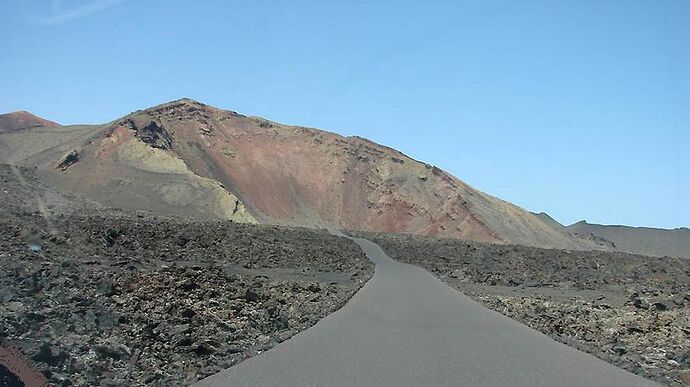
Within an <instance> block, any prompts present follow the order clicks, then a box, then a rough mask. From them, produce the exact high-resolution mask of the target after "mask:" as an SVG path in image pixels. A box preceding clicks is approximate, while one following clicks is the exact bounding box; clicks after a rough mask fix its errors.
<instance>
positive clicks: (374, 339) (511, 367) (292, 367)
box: [197, 238, 659, 387]
mask: <svg viewBox="0 0 690 387" xmlns="http://www.w3.org/2000/svg"><path fill="white" fill-rule="evenodd" d="M354 240H355V242H357V244H359V245H360V246H361V247H362V249H363V250H364V252H365V253H366V254H367V256H368V257H369V259H371V260H372V261H373V262H374V263H375V264H376V271H375V274H374V276H373V277H372V279H371V280H369V282H367V283H366V284H365V285H364V287H363V288H362V289H361V290H360V291H359V292H358V293H357V294H356V295H355V296H354V297H353V298H352V299H351V300H350V302H348V303H347V304H346V305H345V306H344V307H343V308H342V309H340V310H338V311H337V312H335V313H333V314H331V315H329V316H328V317H326V318H325V319H323V320H321V321H320V322H318V323H317V324H316V325H314V326H313V327H311V328H309V329H308V330H305V331H303V332H301V333H299V334H298V335H296V336H294V337H293V338H291V339H290V340H287V341H285V342H283V343H281V344H279V345H277V346H276V347H274V348H273V349H271V350H269V351H267V352H265V353H263V354H261V355H258V356H255V357H253V358H250V359H247V360H246V361H244V362H242V363H239V364H237V365H235V366H233V367H231V368H228V369H226V370H224V371H221V372H219V373H217V374H215V375H212V376H210V377H208V378H206V379H204V380H202V381H201V382H199V383H198V384H197V386H199V387H212V386H299V387H303V386H415V387H416V386H472V387H482V386H487V387H497V386H525V387H534V386H549V387H551V386H584V387H593V386H626V387H631V386H659V385H658V384H655V383H652V382H651V381H648V380H646V379H643V378H641V377H639V376H636V375H633V374H631V373H629V372H627V371H624V370H622V369H620V368H617V367H614V366H612V365H610V364H608V363H606V362H604V361H602V360H599V359H597V358H595V357H593V356H591V355H588V354H586V353H584V352H580V351H577V350H575V349H572V348H570V347H567V346H565V345H563V344H560V343H558V342H556V341H553V340H551V339H550V338H548V337H547V336H545V335H543V334H541V333H539V332H537V331H535V330H533V329H531V328H528V327H527V326H525V325H523V324H520V323H518V322H516V321H514V320H511V319H509V318H507V317H505V316H503V315H501V314H499V313H496V312H493V311H490V310H488V309H486V308H484V307H482V306H481V305H479V304H478V303H476V302H475V301H473V300H471V299H470V298H468V297H466V296H465V295H463V294H461V293H459V292H457V291H455V290H454V289H452V288H450V287H448V286H447V285H445V284H444V283H443V282H441V281H440V280H439V279H437V278H435V277H434V276H432V275H431V274H429V273H427V272H426V271H424V270H422V269H421V268H418V267H416V266H412V265H408V264H403V263H399V262H397V261H395V260H393V259H391V258H390V257H388V256H387V255H386V254H385V253H384V252H383V251H382V250H381V249H380V248H379V246H378V245H376V244H374V243H372V242H370V241H368V240H364V239H358V238H355V239H354Z"/></svg>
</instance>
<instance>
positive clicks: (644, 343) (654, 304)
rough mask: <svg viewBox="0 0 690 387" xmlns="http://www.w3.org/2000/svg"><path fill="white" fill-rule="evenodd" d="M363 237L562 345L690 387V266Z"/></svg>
mask: <svg viewBox="0 0 690 387" xmlns="http://www.w3.org/2000/svg"><path fill="white" fill-rule="evenodd" d="M363 236H365V237H367V238H369V239H371V240H373V241H375V242H376V243H378V244H379V245H381V247H382V248H383V249H384V250H385V251H386V252H387V253H388V254H389V255H390V256H391V257H393V258H395V259H398V260H400V261H402V262H406V263H411V264H414V265H418V266H421V267H423V268H425V269H426V270H428V271H429V272H431V273H432V274H434V275H436V276H437V277H439V278H440V279H442V280H443V281H444V282H446V283H448V284H449V285H451V286H453V287H455V288H456V289H458V290H460V291H461V292H463V293H465V294H467V295H468V296H470V297H472V298H474V299H475V300H476V301H478V302H480V303H482V304H483V305H485V306H486V307H488V308H490V309H493V310H495V311H497V312H500V313H502V314H504V315H506V316H508V317H511V318H514V319H516V320H518V321H521V322H523V323H525V324H527V325H528V326H530V327H532V328H534V329H537V330H539V331H541V332H543V333H545V334H547V335H549V336H551V337H553V338H554V339H556V340H558V341H560V342H563V343H565V344H567V345H570V346H572V347H575V348H578V349H580V350H582V351H585V352H588V353H591V354H593V355H595V356H597V357H599V358H601V359H603V360H605V361H608V362H610V363H612V364H615V365H617V366H619V367H622V368H624V369H626V370H628V371H630V372H633V373H636V374H639V375H642V376H644V377H647V378H649V379H652V380H655V381H658V382H661V383H664V384H667V385H671V386H682V385H684V384H683V381H682V380H683V379H685V378H687V379H688V380H690V373H689V370H690V260H686V259H679V258H651V257H646V256H639V255H632V254H625V253H610V252H597V251H590V252H583V251H566V250H548V249H538V248H531V247H524V246H512V245H493V244H486V243H477V242H468V241H460V240H452V239H435V238H424V237H417V236H408V235H392V234H365V235H363Z"/></svg>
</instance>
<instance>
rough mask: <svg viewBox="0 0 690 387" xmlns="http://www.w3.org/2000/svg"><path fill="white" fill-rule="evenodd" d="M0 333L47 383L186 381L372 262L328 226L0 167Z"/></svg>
mask: <svg viewBox="0 0 690 387" xmlns="http://www.w3.org/2000/svg"><path fill="white" fill-rule="evenodd" d="M0 182H1V183H2V184H0V186H1V187H2V192H0V198H1V200H0V203H2V205H1V206H0V267H2V268H3V270H2V271H0V339H1V340H2V341H4V342H6V343H7V344H9V345H11V346H13V347H15V348H18V349H19V350H20V351H21V352H23V353H24V354H26V355H27V356H28V357H29V358H31V359H32V360H33V361H34V362H35V364H36V365H37V366H38V367H39V368H40V369H41V371H42V372H43V373H44V375H46V377H48V378H49V380H50V383H51V384H54V385H64V386H67V385H79V386H93V385H96V386H97V385H101V386H120V385H122V386H125V385H126V386H130V385H143V384H149V385H160V386H168V385H186V384H189V383H191V382H194V381H196V380H198V379H200V378H202V377H204V376H207V375H210V374H212V373H214V372H217V371H219V370H221V369H223V368H225V367H228V366H231V365H233V364H235V363H237V362H239V361H242V360H243V359H245V358H247V357H250V356H253V355H256V354H258V353H260V352H261V351H265V350H267V349H269V348H271V347H272V346H274V345H276V344H277V343H279V342H281V341H284V340H286V339H287V338H289V337H291V336H292V335H294V334H296V333H298V332H300V331H302V330H304V329H306V328H308V327H310V326H311V325H313V324H314V323H316V322H317V321H318V320H319V319H321V318H322V317H324V316H326V315H327V314H329V313H331V312H333V311H335V310H337V309H338V308H339V307H341V306H342V305H343V304H344V303H345V302H346V301H347V300H348V299H349V298H350V297H351V296H352V295H353V294H354V293H355V292H356V291H357V290H358V289H359V288H360V287H361V286H362V285H363V284H364V283H365V282H366V281H367V280H368V278H370V276H371V275H372V273H373V266H372V264H371V263H370V262H369V261H368V260H367V259H366V257H365V256H364V254H363V253H362V252H361V251H360V249H359V248H358V247H357V246H356V245H355V244H354V243H352V242H351V241H349V240H347V239H344V238H339V237H335V236H331V235H329V234H328V233H326V232H325V231H318V230H308V229H300V228H286V227H278V226H255V225H248V224H238V223H233V222H229V221H195V220H188V219H183V218H173V217H162V216H153V215H152V214H150V213H145V212H128V211H119V210H113V209H110V208H107V207H103V206H100V205H98V204H96V203H93V202H89V201H88V200H85V199H84V198H81V197H78V196H74V195H69V194H65V193H63V192H60V191H58V190H54V189H52V188H49V187H47V186H45V185H43V184H41V183H40V182H39V181H37V180H36V179H35V176H34V175H33V173H32V172H31V171H29V170H24V169H17V168H10V167H7V166H3V167H2V168H0Z"/></svg>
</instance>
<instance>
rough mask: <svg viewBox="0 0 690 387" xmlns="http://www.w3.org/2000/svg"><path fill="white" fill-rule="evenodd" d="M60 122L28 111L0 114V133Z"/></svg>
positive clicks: (54, 125)
mask: <svg viewBox="0 0 690 387" xmlns="http://www.w3.org/2000/svg"><path fill="white" fill-rule="evenodd" d="M56 126H60V124H58V123H55V122H53V121H48V120H45V119H43V118H40V117H36V116H35V115H33V114H31V113H29V112H14V113H8V114H0V133H3V132H12V131H15V130H21V129H27V128H41V127H56Z"/></svg>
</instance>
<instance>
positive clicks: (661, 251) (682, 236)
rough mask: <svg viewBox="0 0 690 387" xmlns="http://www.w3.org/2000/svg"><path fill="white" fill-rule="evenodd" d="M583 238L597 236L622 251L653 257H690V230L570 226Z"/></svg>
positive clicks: (597, 225) (586, 225) (585, 223)
mask: <svg viewBox="0 0 690 387" xmlns="http://www.w3.org/2000/svg"><path fill="white" fill-rule="evenodd" d="M567 228H568V230H569V231H571V232H573V233H575V234H577V235H578V236H580V235H596V236H597V237H600V238H603V239H606V240H608V241H610V242H611V243H613V244H614V245H615V248H616V249H617V250H620V251H626V252H630V253H636V254H644V255H651V256H658V257H663V256H670V257H684V258H690V229H687V228H678V229H675V230H664V229H658V228H648V227H628V226H603V225H599V224H590V223H587V222H586V221H584V220H583V221H580V222H577V223H575V224H572V225H570V226H568V227H567Z"/></svg>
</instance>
